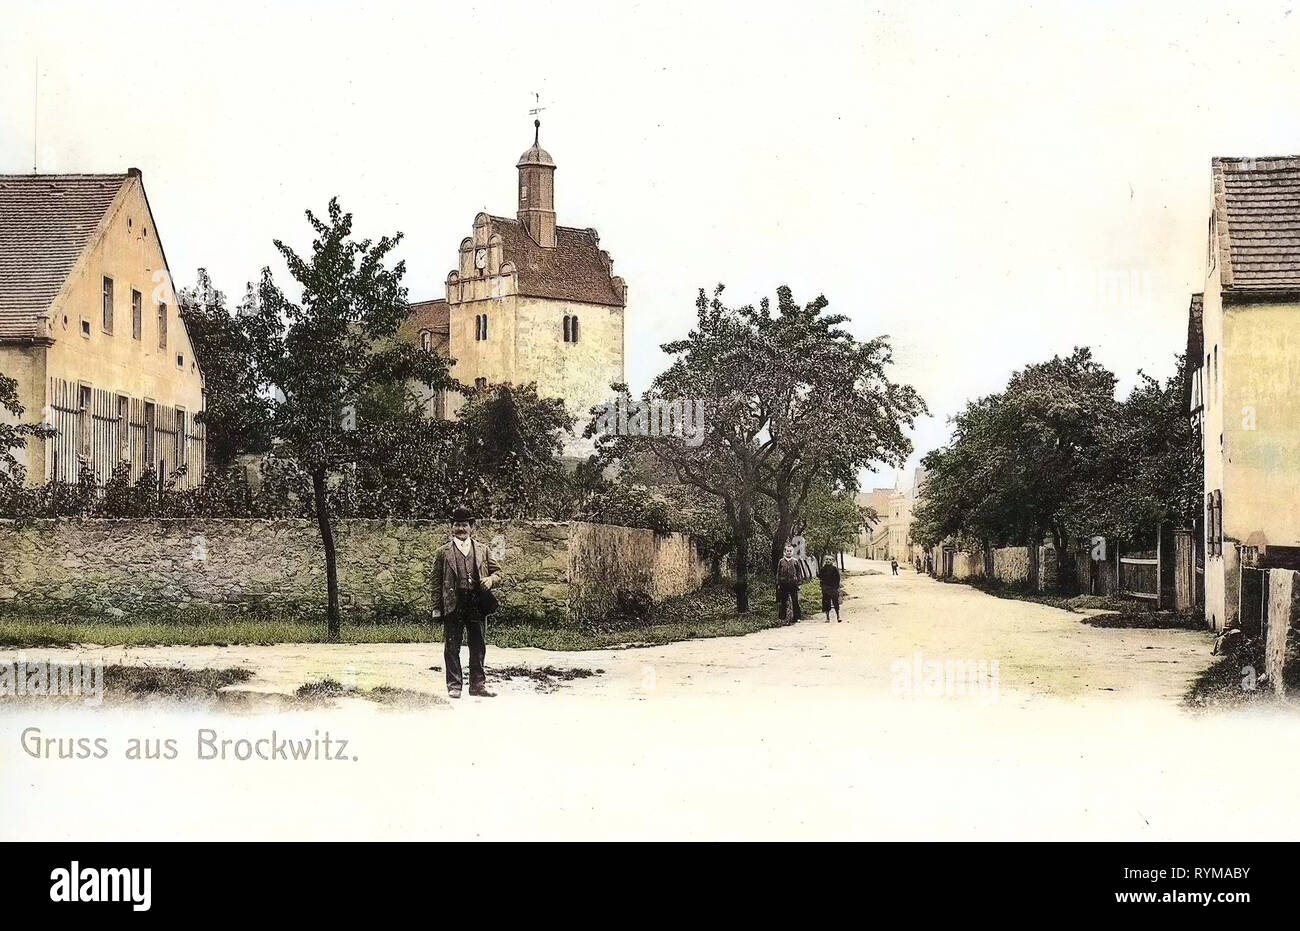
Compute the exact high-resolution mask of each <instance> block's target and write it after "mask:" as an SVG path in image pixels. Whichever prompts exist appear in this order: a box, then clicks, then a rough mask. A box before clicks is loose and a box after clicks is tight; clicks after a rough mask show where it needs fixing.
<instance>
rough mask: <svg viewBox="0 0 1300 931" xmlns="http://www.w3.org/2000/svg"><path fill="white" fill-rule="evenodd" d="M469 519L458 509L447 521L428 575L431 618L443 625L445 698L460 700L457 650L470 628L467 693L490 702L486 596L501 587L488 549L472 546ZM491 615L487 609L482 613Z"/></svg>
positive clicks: (497, 568) (467, 512)
mask: <svg viewBox="0 0 1300 931" xmlns="http://www.w3.org/2000/svg"><path fill="white" fill-rule="evenodd" d="M473 532H474V513H473V512H472V511H470V509H469V508H467V507H458V508H456V510H455V511H453V512H452V515H451V539H450V540H448V541H447V544H446V545H445V546H443V547H442V548H441V549H439V550H438V555H437V557H436V559H435V561H434V569H433V616H434V618H435V619H441V620H442V642H443V648H442V658H443V665H444V667H445V668H446V672H447V694H448V695H450V696H451V697H452V698H460V692H461V685H462V677H461V666H460V645H461V640H462V638H463V636H464V632H465V628H467V627H468V628H469V693H470V694H471V695H475V696H478V697H480V698H495V697H496V693H495V692H489V691H488V688H487V671H486V669H485V663H486V660H487V640H486V638H485V636H484V630H483V628H484V625H485V624H486V623H487V616H486V614H485V611H484V605H485V604H486V603H489V602H492V601H494V599H492V598H491V597H490V596H488V595H487V592H488V591H489V590H490V589H491V588H492V586H494V585H495V584H496V583H498V582H500V581H501V566H500V565H498V564H497V561H496V560H495V559H493V558H492V555H491V553H489V552H488V548H487V546H485V545H484V544H483V543H480V542H478V541H476V540H475V539H474V538H473V537H472V536H471V534H472V533H473ZM487 610H488V611H491V610H492V608H491V607H489V608H488V609H487Z"/></svg>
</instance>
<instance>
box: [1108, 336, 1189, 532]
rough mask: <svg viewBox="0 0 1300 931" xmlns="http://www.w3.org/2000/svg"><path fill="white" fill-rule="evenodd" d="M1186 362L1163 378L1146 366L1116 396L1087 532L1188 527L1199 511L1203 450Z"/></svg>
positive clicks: (1181, 361)
mask: <svg viewBox="0 0 1300 931" xmlns="http://www.w3.org/2000/svg"><path fill="white" fill-rule="evenodd" d="M1186 368H1187V360H1186V358H1185V357H1184V356H1182V355H1181V354H1180V355H1178V356H1177V357H1176V363H1175V372H1174V374H1173V375H1171V376H1170V377H1169V378H1168V379H1167V380H1166V381H1165V382H1164V383H1163V384H1162V383H1161V382H1159V381H1157V380H1156V379H1154V378H1152V377H1151V376H1150V375H1148V374H1146V373H1145V372H1142V371H1139V372H1138V383H1137V385H1136V386H1134V388H1133V390H1132V391H1131V392H1130V393H1129V396H1128V397H1127V398H1125V399H1124V400H1123V401H1121V402H1120V404H1119V406H1118V409H1117V411H1116V416H1115V419H1114V429H1113V430H1112V431H1111V432H1110V433H1109V434H1107V435H1106V437H1105V438H1104V447H1103V451H1102V455H1101V459H1100V462H1099V463H1098V466H1099V468H1098V475H1099V477H1100V478H1101V479H1102V480H1101V481H1098V482H1097V483H1096V484H1095V485H1094V487H1093V489H1092V493H1091V495H1090V498H1089V501H1088V502H1087V508H1086V510H1087V514H1088V518H1089V521H1090V523H1091V527H1092V532H1093V533H1100V534H1105V535H1107V536H1110V537H1113V538H1116V539H1121V540H1132V539H1135V538H1138V537H1141V536H1144V535H1146V534H1149V533H1150V532H1151V529H1152V528H1153V527H1157V526H1159V525H1160V524H1163V523H1165V522H1167V521H1173V522H1175V523H1178V524H1182V525H1189V524H1192V523H1194V522H1195V521H1196V519H1197V517H1198V516H1199V514H1200V509H1201V491H1202V469H1203V456H1204V452H1203V450H1202V449H1201V444H1200V443H1199V442H1198V441H1197V438H1196V434H1195V433H1194V432H1193V430H1192V425H1191V421H1190V419H1189V418H1188V416H1187V407H1186V397H1185V395H1184V393H1183V392H1184V384H1185V378H1186Z"/></svg>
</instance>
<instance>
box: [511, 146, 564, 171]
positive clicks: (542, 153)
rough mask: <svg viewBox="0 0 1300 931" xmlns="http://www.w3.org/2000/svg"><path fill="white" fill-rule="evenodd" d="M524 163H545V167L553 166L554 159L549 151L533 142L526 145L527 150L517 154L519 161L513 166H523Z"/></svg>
mask: <svg viewBox="0 0 1300 931" xmlns="http://www.w3.org/2000/svg"><path fill="white" fill-rule="evenodd" d="M525 165H545V166H546V167H547V168H554V167H555V159H553V158H551V153H550V152H547V151H546V150H545V149H543V148H542V147H541V146H540V145H538V144H537V143H536V142H534V143H533V144H532V145H531V146H529V147H528V151H527V152H525V153H524V154H523V155H521V156H519V162H518V164H516V165H515V167H516V168H523V167H524V166H525Z"/></svg>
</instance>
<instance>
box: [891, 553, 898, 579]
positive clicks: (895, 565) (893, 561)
mask: <svg viewBox="0 0 1300 931" xmlns="http://www.w3.org/2000/svg"><path fill="white" fill-rule="evenodd" d="M889 568H890V569H892V570H894V575H898V558H897V557H895V556H890V557H889Z"/></svg>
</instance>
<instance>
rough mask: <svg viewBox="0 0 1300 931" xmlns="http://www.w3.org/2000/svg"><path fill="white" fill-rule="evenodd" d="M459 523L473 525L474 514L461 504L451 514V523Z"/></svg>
mask: <svg viewBox="0 0 1300 931" xmlns="http://www.w3.org/2000/svg"><path fill="white" fill-rule="evenodd" d="M461 521H464V522H465V523H467V524H472V523H474V512H473V511H471V510H470V509H469V508H467V507H465V505H463V504H461V505H457V507H456V510H454V511H452V512H451V522H452V523H453V524H458V523H460V522H461Z"/></svg>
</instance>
